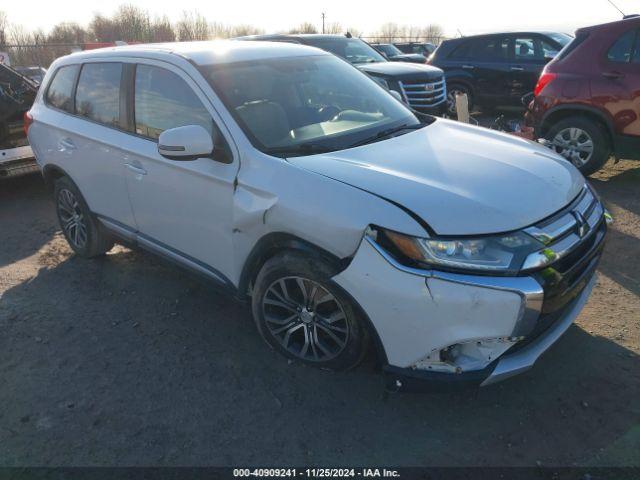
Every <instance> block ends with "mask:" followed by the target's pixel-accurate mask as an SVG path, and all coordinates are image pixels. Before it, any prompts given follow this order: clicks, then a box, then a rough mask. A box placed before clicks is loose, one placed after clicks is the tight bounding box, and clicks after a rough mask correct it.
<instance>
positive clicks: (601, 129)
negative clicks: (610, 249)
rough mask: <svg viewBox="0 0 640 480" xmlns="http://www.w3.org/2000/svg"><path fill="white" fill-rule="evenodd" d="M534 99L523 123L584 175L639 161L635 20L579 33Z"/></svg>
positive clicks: (639, 69) (638, 28)
mask: <svg viewBox="0 0 640 480" xmlns="http://www.w3.org/2000/svg"><path fill="white" fill-rule="evenodd" d="M534 96H535V97H534V100H533V102H532V103H531V104H530V106H529V111H528V112H527V114H526V121H527V125H529V126H532V127H534V129H535V135H536V137H538V138H545V139H547V140H548V141H549V142H551V144H552V145H551V146H552V147H553V148H554V149H555V150H556V151H557V152H558V153H560V154H561V155H563V156H564V157H565V158H567V159H568V160H570V161H571V162H573V164H574V165H575V166H576V167H578V168H579V169H580V171H582V173H584V174H585V175H590V174H592V173H594V172H595V171H597V170H599V169H600V168H601V167H602V166H603V165H604V164H605V162H606V161H607V160H608V159H609V157H611V155H613V156H615V157H616V158H627V159H640V17H634V18H629V19H626V20H621V21H618V22H613V23H607V24H604V25H596V26H594V27H588V28H583V29H581V30H578V31H577V32H576V37H575V39H574V40H573V41H572V42H571V43H570V44H569V45H567V46H566V47H565V48H564V49H563V50H562V51H561V52H560V53H559V54H558V55H557V56H556V58H555V59H554V60H553V61H551V62H550V63H549V64H548V65H547V66H546V67H545V69H544V71H543V72H542V74H541V75H540V79H539V80H538V84H537V85H536V88H535V91H534Z"/></svg>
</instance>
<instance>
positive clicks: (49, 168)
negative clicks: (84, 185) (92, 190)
mask: <svg viewBox="0 0 640 480" xmlns="http://www.w3.org/2000/svg"><path fill="white" fill-rule="evenodd" d="M62 177H67V178H68V179H69V180H70V181H71V182H72V183H73V184H74V185H75V186H76V188H78V185H77V184H76V182H74V181H73V179H72V178H71V176H69V174H68V173H67V172H66V171H65V170H64V169H63V168H61V167H59V166H58V165H54V164H52V163H49V164H47V165H45V166H44V167H43V168H42V178H43V179H44V184H45V186H46V188H47V190H48V191H49V192H50V193H53V188H54V185H55V183H56V180H58V179H59V178H62ZM78 190H80V189H79V188H78Z"/></svg>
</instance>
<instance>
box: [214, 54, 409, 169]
mask: <svg viewBox="0 0 640 480" xmlns="http://www.w3.org/2000/svg"><path fill="white" fill-rule="evenodd" d="M203 74H204V76H205V78H206V79H207V81H208V82H209V83H210V84H211V86H212V88H213V89H214V90H215V91H216V93H217V94H218V96H219V97H220V99H221V100H222V101H223V102H224V104H225V106H226V107H227V109H228V110H229V112H231V114H232V115H233V116H234V117H235V119H236V121H237V122H238V124H239V125H240V127H241V128H242V129H243V130H244V132H245V134H247V136H248V137H249V139H250V140H251V142H252V143H253V145H254V146H255V147H256V148H258V149H259V150H261V151H263V152H265V153H269V154H271V155H275V156H282V157H287V156H296V155H306V154H311V153H320V152H327V151H334V150H342V149H345V148H349V147H350V146H354V145H355V144H357V143H358V142H362V141H363V140H365V139H367V138H369V137H372V136H375V135H376V134H378V133H380V132H383V131H388V130H389V129H391V128H396V127H400V126H403V125H408V126H412V125H418V124H419V123H420V122H419V121H418V119H417V118H416V117H415V115H413V113H411V111H410V110H408V109H407V108H406V107H404V105H402V104H401V103H400V102H399V101H397V100H396V99H395V98H393V97H392V96H391V95H389V93H387V91H385V90H384V89H383V88H382V87H381V86H379V85H378V84H377V83H375V82H374V81H373V80H371V79H370V78H369V77H367V76H366V75H365V74H363V73H361V72H360V71H358V70H357V69H355V68H353V67H352V66H351V65H349V64H348V63H346V62H345V61H343V60H340V59H339V58H337V57H334V56H333V55H318V56H306V57H292V58H275V59H267V60H258V61H251V62H238V63H232V64H220V65H211V66H208V67H203Z"/></svg>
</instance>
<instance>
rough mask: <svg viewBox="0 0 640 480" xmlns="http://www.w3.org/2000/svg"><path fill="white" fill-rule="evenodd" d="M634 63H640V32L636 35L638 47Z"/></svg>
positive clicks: (634, 55)
mask: <svg viewBox="0 0 640 480" xmlns="http://www.w3.org/2000/svg"><path fill="white" fill-rule="evenodd" d="M632 62H633V63H640V30H638V33H637V35H636V47H635V52H634V53H633V60H632Z"/></svg>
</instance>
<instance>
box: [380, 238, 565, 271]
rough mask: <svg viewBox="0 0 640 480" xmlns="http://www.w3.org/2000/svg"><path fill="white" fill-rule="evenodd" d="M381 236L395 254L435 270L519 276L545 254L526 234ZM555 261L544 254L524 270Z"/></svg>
mask: <svg viewBox="0 0 640 480" xmlns="http://www.w3.org/2000/svg"><path fill="white" fill-rule="evenodd" d="M378 233H379V239H378V240H379V241H381V242H382V243H386V246H387V247H391V250H392V251H394V252H396V253H400V254H401V255H403V256H404V257H405V258H406V259H409V260H411V261H413V262H416V263H417V264H419V265H423V266H426V267H428V268H436V269H437V268H440V269H445V270H478V271H481V272H485V273H491V272H493V273H503V274H516V273H518V272H519V271H520V270H522V269H523V266H524V265H525V262H526V261H527V259H528V258H529V257H530V256H531V255H532V254H536V253H538V252H544V245H543V244H542V243H540V242H539V241H537V240H536V239H535V238H533V237H531V236H529V235H527V234H526V233H523V232H515V233H509V234H504V235H496V236H483V237H477V238H416V237H409V236H407V235H403V234H400V233H396V232H391V231H389V230H379V231H378ZM553 260H554V258H552V255H550V256H548V257H545V256H544V255H542V256H541V258H540V259H539V263H538V264H536V265H535V266H532V265H526V266H525V268H527V269H530V268H532V267H535V268H539V267H542V266H544V265H545V264H548V263H550V262H551V261H553ZM529 262H530V260H529Z"/></svg>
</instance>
